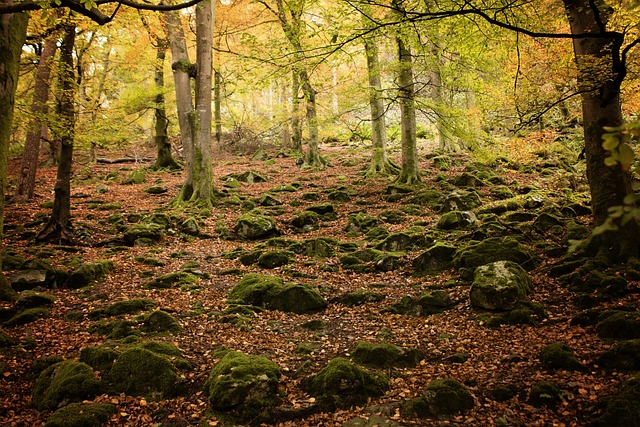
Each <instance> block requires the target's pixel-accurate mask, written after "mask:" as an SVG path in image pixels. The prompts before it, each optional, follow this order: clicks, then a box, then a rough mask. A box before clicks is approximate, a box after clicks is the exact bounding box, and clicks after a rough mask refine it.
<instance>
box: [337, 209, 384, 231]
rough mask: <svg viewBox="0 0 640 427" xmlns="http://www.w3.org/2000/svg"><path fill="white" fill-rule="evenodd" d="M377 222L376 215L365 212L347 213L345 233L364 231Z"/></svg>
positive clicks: (378, 221)
mask: <svg viewBox="0 0 640 427" xmlns="http://www.w3.org/2000/svg"><path fill="white" fill-rule="evenodd" d="M379 223H380V220H379V219H378V218H376V217H373V216H371V215H368V214H367V213H365V212H356V213H352V214H349V220H348V222H347V226H346V227H345V231H346V232H347V233H349V232H355V233H366V232H367V231H369V229H371V228H373V227H375V226H377V225H378V224H379Z"/></svg>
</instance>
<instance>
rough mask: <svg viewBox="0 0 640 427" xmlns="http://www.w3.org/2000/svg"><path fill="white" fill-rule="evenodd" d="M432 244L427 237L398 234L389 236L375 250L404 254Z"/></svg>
mask: <svg viewBox="0 0 640 427" xmlns="http://www.w3.org/2000/svg"><path fill="white" fill-rule="evenodd" d="M432 243H433V241H432V240H431V239H430V238H428V237H427V236H424V235H418V234H413V233H405V232H400V233H392V234H389V235H388V236H387V237H385V238H384V240H382V241H381V242H380V243H378V244H377V245H375V248H376V249H378V250H381V251H385V252H404V251H411V250H416V249H421V248H424V247H426V246H429V245H430V244H432Z"/></svg>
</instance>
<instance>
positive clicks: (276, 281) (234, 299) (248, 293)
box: [228, 273, 283, 307]
mask: <svg viewBox="0 0 640 427" xmlns="http://www.w3.org/2000/svg"><path fill="white" fill-rule="evenodd" d="M282 285H283V280H282V279H281V278H280V277H277V276H270V275H267V274H258V273H249V274H246V275H244V277H242V279H241V280H240V281H239V282H238V283H236V285H235V286H234V287H233V288H232V289H231V290H230V291H229V295H228V298H229V302H230V303H232V304H245V305H253V306H258V307H259V306H263V305H264V298H265V295H266V294H267V293H268V292H269V291H270V290H272V289H273V288H279V287H281V286H282Z"/></svg>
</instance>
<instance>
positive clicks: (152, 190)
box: [144, 184, 169, 194]
mask: <svg viewBox="0 0 640 427" xmlns="http://www.w3.org/2000/svg"><path fill="white" fill-rule="evenodd" d="M167 191H169V189H168V188H167V187H166V186H165V185H162V184H155V185H150V186H148V187H145V189H144V192H145V193H147V194H164V193H166V192H167Z"/></svg>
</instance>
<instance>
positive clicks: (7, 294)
mask: <svg viewBox="0 0 640 427" xmlns="http://www.w3.org/2000/svg"><path fill="white" fill-rule="evenodd" d="M34 287H35V286H34ZM32 289H33V288H32ZM16 299H18V293H17V292H16V291H15V290H14V289H13V288H12V287H11V284H10V283H9V281H8V280H7V279H5V277H4V276H2V277H0V301H6V302H14V301H15V300H16Z"/></svg>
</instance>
